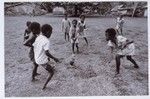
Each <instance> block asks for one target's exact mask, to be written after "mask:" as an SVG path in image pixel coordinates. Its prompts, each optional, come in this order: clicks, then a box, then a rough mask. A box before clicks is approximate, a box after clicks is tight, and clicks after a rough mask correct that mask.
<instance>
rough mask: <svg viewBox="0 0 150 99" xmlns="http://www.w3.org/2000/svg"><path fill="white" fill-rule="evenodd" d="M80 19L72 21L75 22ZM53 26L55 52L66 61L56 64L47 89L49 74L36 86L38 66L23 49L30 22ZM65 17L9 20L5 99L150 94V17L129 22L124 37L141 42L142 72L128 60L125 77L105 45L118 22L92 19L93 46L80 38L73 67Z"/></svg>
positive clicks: (138, 57) (123, 66) (124, 65)
mask: <svg viewBox="0 0 150 99" xmlns="http://www.w3.org/2000/svg"><path fill="white" fill-rule="evenodd" d="M72 19H74V18H71V19H70V20H72ZM28 20H30V21H37V22H39V23H40V24H45V23H47V24H51V25H52V27H53V34H52V37H51V38H50V42H51V52H52V53H53V55H54V56H56V57H58V58H62V63H59V64H57V63H55V62H53V61H52V62H51V63H52V65H53V66H55V69H56V71H55V74H54V76H53V78H52V80H51V81H50V82H49V83H48V85H47V89H46V90H44V91H42V87H43V84H44V83H45V81H46V79H47V77H48V73H47V72H46V71H45V70H44V69H43V68H42V67H39V68H38V72H39V73H40V74H41V75H40V76H38V77H37V78H38V81H36V82H31V73H32V63H31V61H30V60H29V58H28V52H29V49H28V48H27V47H25V46H23V34H24V30H25V28H26V26H25V24H26V21H28ZM61 20H62V17H48V16H39V17H28V16H20V17H7V16H5V96H6V97H27V96H28V97H30V96H35V97H38V96H108V95H113V96H114V95H117V96H118V95H119V96H120V95H148V30H147V29H148V25H147V18H125V24H124V30H123V31H124V35H125V36H126V37H128V38H130V39H133V40H134V41H135V44H136V55H135V56H134V57H133V58H134V59H135V60H136V61H137V63H138V64H139V67H140V68H139V69H135V68H134V67H133V65H132V64H131V63H130V62H128V61H127V60H126V58H123V59H122V64H121V71H120V73H121V74H120V75H118V76H116V77H114V75H115V60H114V59H112V61H111V62H110V63H108V60H109V58H108V57H109V56H110V54H109V53H108V52H109V51H108V48H107V46H106V43H107V42H106V41H105V34H104V32H105V30H106V29H107V28H109V27H115V19H114V18H101V17H99V18H98V17H97V18H87V19H86V23H87V27H88V30H87V31H86V32H87V35H88V37H87V38H88V41H89V46H86V43H85V41H84V40H83V39H80V43H79V50H80V52H81V53H80V54H77V55H76V57H75V67H71V66H70V65H69V64H68V61H67V60H68V59H69V57H70V56H71V53H72V52H71V51H72V50H71V44H70V43H69V42H66V41H65V40H64V35H63V33H62V32H61Z"/></svg>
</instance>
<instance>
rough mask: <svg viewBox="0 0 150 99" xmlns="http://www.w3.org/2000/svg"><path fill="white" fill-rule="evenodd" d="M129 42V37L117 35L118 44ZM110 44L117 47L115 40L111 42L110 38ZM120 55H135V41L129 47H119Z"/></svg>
mask: <svg viewBox="0 0 150 99" xmlns="http://www.w3.org/2000/svg"><path fill="white" fill-rule="evenodd" d="M126 42H127V38H125V37H123V36H120V35H119V36H117V44H118V46H122V45H124V44H126ZM107 45H108V46H110V47H115V44H114V43H113V42H111V41H110V40H109V41H108V44H107ZM116 54H118V55H135V46H134V43H131V44H129V45H128V46H127V47H125V48H123V49H117V53H116Z"/></svg>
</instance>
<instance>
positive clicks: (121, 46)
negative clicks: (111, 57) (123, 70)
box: [105, 28, 139, 74]
mask: <svg viewBox="0 0 150 99" xmlns="http://www.w3.org/2000/svg"><path fill="white" fill-rule="evenodd" d="M105 33H106V35H107V37H106V38H107V41H108V44H107V45H108V46H109V47H110V48H111V52H113V51H114V49H116V56H115V57H116V58H115V60H116V72H117V74H119V70H120V59H121V58H122V57H126V58H127V60H129V61H130V62H132V63H133V64H134V67H135V68H139V66H138V65H137V63H136V62H135V61H134V60H133V58H132V56H133V55H134V51H135V49H134V42H133V41H129V40H128V39H127V38H125V37H123V36H121V35H119V36H116V31H115V29H113V28H109V29H107V30H106V31H105Z"/></svg>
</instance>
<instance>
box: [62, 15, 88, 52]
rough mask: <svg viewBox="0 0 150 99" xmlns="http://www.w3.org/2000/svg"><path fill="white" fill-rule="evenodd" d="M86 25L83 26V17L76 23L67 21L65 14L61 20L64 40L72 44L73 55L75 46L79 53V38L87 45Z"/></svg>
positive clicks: (75, 21)
mask: <svg viewBox="0 0 150 99" xmlns="http://www.w3.org/2000/svg"><path fill="white" fill-rule="evenodd" d="M85 29H86V24H85V16H84V15H81V16H80V20H79V21H77V20H76V19H74V20H72V22H70V20H69V19H68V16H67V14H65V18H64V19H63V20H62V32H63V33H64V35H65V40H66V39H68V41H70V42H71V44H72V52H73V54H74V53H75V50H74V49H75V46H76V49H77V53H79V46H78V44H79V38H84V40H85V42H86V44H87V45H88V40H87V38H86V33H85Z"/></svg>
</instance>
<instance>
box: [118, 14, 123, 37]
mask: <svg viewBox="0 0 150 99" xmlns="http://www.w3.org/2000/svg"><path fill="white" fill-rule="evenodd" d="M123 24H124V19H123V15H120V16H119V17H118V18H117V21H116V31H117V33H118V35H123V33H122V30H123Z"/></svg>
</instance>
